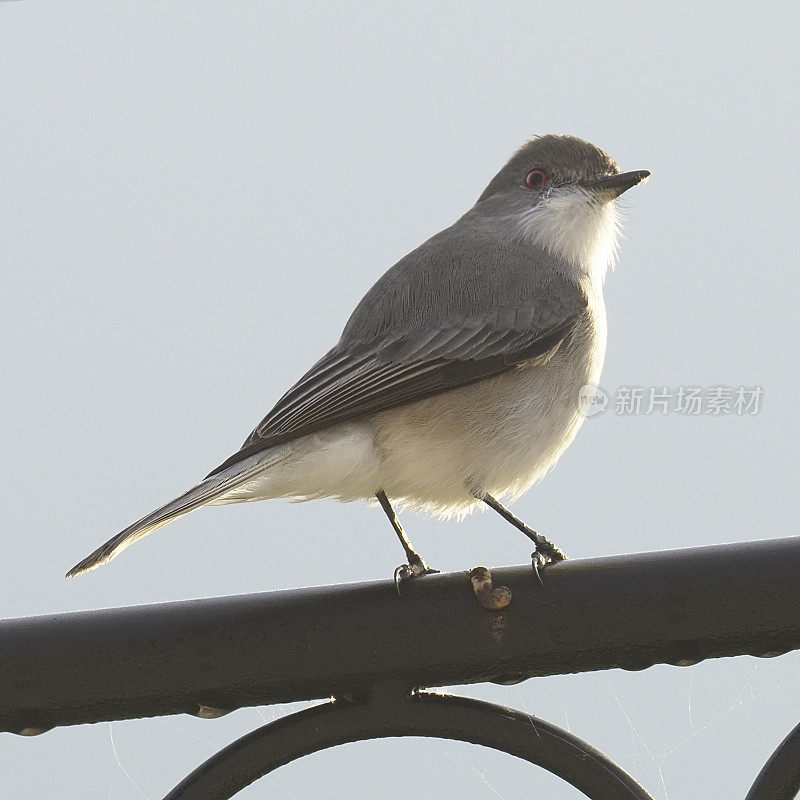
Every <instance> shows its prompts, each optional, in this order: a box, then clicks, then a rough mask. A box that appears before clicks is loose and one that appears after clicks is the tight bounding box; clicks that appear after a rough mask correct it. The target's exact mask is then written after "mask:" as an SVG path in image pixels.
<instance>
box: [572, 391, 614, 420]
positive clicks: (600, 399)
mask: <svg viewBox="0 0 800 800" xmlns="http://www.w3.org/2000/svg"><path fill="white" fill-rule="evenodd" d="M607 405H608V395H607V394H606V393H605V392H604V391H603V390H602V389H601V388H600V387H599V386H594V385H593V384H591V383H587V384H584V385H583V386H581V388H580V391H579V392H578V411H579V412H580V413H581V414H582V415H583V416H584V417H593V416H594V415H595V414H600V413H602V412H603V411H605V410H606V406H607Z"/></svg>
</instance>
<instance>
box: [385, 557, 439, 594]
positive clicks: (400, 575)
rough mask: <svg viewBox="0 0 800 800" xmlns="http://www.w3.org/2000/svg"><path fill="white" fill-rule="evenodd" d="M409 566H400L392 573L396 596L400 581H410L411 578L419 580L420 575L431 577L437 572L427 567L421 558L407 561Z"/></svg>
mask: <svg viewBox="0 0 800 800" xmlns="http://www.w3.org/2000/svg"><path fill="white" fill-rule="evenodd" d="M409 561H410V562H411V563H410V564H401V565H400V566H399V567H398V568H397V569H396V570H395V571H394V585H395V587H396V588H397V594H400V584H401V582H402V581H406V580H410V579H411V578H419V577H421V576H422V575H433V574H434V573H436V572H439V570H438V569H433V567H429V566H428V565H427V564H426V563H425V562H424V561H423V560H422V559H421V558H419V557H417V558H413V559H409Z"/></svg>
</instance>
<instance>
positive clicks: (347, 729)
mask: <svg viewBox="0 0 800 800" xmlns="http://www.w3.org/2000/svg"><path fill="white" fill-rule="evenodd" d="M394 736H425V737H431V738H437V739H453V740H457V741H462V742H470V743H472V744H479V745H484V746H486V747H490V748H492V749H494V750H500V751H502V752H505V753H508V754H509V755H512V756H516V757H517V758H521V759H524V760H525V761H529V762H531V763H532V764H536V765H538V766H540V767H542V768H543V769H546V770H547V771H548V772H551V773H553V774H554V775H557V776H558V777H559V778H561V779H562V780H565V781H567V782H568V783H571V784H572V785H573V786H574V787H575V788H576V789H579V790H580V791H581V792H583V793H584V794H585V795H586V796H587V797H589V798H591V800H653V798H652V797H651V795H649V794H648V793H647V792H646V791H645V790H644V789H643V788H642V787H641V786H640V785H639V784H638V783H636V781H634V779H633V778H632V777H631V776H630V775H628V773H627V772H625V771H624V770H623V769H622V768H621V767H619V766H618V765H617V764H615V763H614V762H613V761H611V760H610V759H609V758H608V757H606V756H605V755H603V754H602V753H601V752H600V751H598V750H595V748H593V747H592V746H591V745H590V744H587V743H586V742H584V741H582V740H581V739H579V738H578V737H577V736H573V735H572V734H571V733H568V732H567V731H564V730H562V729H561V728H558V727H556V726H555V725H552V724H550V723H549V722H545V721H544V720H541V719H537V718H536V717H532V716H530V715H529V714H523V713H522V712H520V711H514V710H513V709H510V708H504V707H503V706H498V705H494V704H492V703H486V702H483V701H480V700H471V699H467V698H464V697H454V696H452V695H437V694H429V693H415V694H411V695H409V694H407V693H405V692H402V691H401V690H399V689H397V688H396V687H389V688H388V690H386V689H384V687H381V689H380V690H379V691H376V692H374V693H373V694H372V696H371V697H370V698H369V699H368V700H366V701H361V702H359V701H348V700H338V699H337V700H334V701H333V702H330V703H323V704H322V705H319V706H315V707H313V708H309V709H307V710H305V711H300V712H298V713H296V714H290V715H289V716H287V717H283V718H282V719H279V720H276V721H275V722H271V723H269V724H268V725H264V726H263V727H261V728H258V729H257V730H255V731H253V732H252V733H249V734H247V735H246V736H243V737H242V738H241V739H239V740H237V741H236V742H234V743H233V744H231V745H229V746H228V747H226V748H225V749H224V750H221V751H220V752H218V753H216V754H215V755H214V756H212V757H211V758H210V759H209V760H208V761H206V762H205V763H204V764H202V765H201V766H200V767H198V768H197V769H196V770H195V771H194V772H193V773H192V774H191V775H189V776H188V777H187V778H186V779H185V780H184V781H182V782H181V783H180V784H179V785H178V786H176V787H175V789H173V790H172V791H171V792H170V793H169V794H168V795H167V796H166V797H165V798H164V800H190V799H191V800H228V798H231V797H233V796H234V795H235V794H236V793H237V792H239V791H240V790H242V789H244V788H245V787H246V786H248V785H250V784H251V783H253V781H256V780H258V779H259V778H261V777H263V776H264V775H266V774H267V773H269V772H272V771H273V770H275V769H277V768H278V767H282V766H284V765H285V764H288V763H289V762H291V761H294V760H295V759H298V758H301V757H303V756H306V755H310V754H311V753H316V752H318V751H319V750H325V749H327V748H329V747H335V746H336V745H340V744H346V743H349V742H359V741H364V740H367V739H380V738H386V737H394Z"/></svg>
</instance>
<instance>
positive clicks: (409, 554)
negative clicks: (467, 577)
mask: <svg viewBox="0 0 800 800" xmlns="http://www.w3.org/2000/svg"><path fill="white" fill-rule="evenodd" d="M375 497H377V498H378V502H379V503H380V504H381V508H382V509H383V510H384V511H385V512H386V516H387V517H389V522H390V523H391V524H392V527H393V528H394V532H395V533H396V534H397V538H398V539H399V540H400V544H401V545H403V550H405V551H406V558H407V559H408V563H407V564H401V565H400V566H399V567H398V568H397V569H396V570H395V572H394V576H395V581H400V580H402V579H403V578H416V577H417V576H419V575H429V574H430V573H431V572H438V571H439V570H438V569H431V568H430V567H429V566H428V565H427V564H426V563H425V560H424V559H423V558H422V556H421V555H420V554H419V553H418V552H417V551H416V550H414V548H413V547H412V545H411V542H409V541H408V539H407V538H406V533H405V531H404V530H403V526H402V525H401V524H400V520H399V519H397V514H395V513H394V509H393V508H392V504H391V503H390V502H389V498H388V497H387V496H386V492H384V491H383V489H381V490H380V491H379V492H377V494H376V495H375Z"/></svg>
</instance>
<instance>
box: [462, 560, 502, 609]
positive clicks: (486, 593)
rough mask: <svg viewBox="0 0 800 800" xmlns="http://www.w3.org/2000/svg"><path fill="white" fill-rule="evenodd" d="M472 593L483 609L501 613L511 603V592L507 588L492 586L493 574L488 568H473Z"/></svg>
mask: <svg viewBox="0 0 800 800" xmlns="http://www.w3.org/2000/svg"><path fill="white" fill-rule="evenodd" d="M469 579H470V580H471V581H472V591H474V592H475V597H476V598H477V599H478V603H479V604H480V606H481V607H482V608H485V609H487V610H489V611H500V610H501V609H503V608H506V606H508V604H509V603H510V602H511V590H510V589H509V588H508V587H507V586H495V587H493V586H492V573H491V572H489V570H488V569H486V567H473V568H472V569H471V570H470V571H469Z"/></svg>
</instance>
